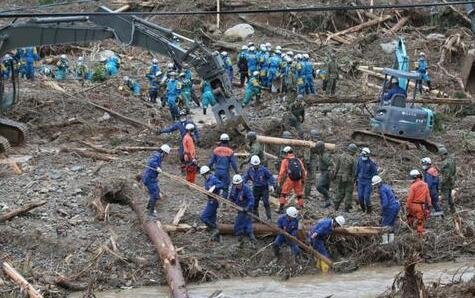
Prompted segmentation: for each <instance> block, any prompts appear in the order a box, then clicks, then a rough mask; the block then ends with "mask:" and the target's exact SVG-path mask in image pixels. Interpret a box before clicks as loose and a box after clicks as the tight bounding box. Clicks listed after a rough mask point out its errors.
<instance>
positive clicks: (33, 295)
mask: <svg viewBox="0 0 475 298" xmlns="http://www.w3.org/2000/svg"><path fill="white" fill-rule="evenodd" d="M2 269H3V272H4V273H5V275H6V276H8V277H9V278H10V279H11V280H12V281H13V282H15V283H16V284H17V285H18V286H19V287H20V289H22V291H26V293H27V294H28V297H29V298H43V295H41V294H40V292H39V291H38V290H36V289H35V288H34V287H33V286H32V285H31V284H30V283H29V282H28V281H27V280H26V279H25V278H24V277H23V276H21V274H20V273H18V271H16V270H15V268H13V267H12V266H11V265H10V264H8V263H7V262H3V264H2Z"/></svg>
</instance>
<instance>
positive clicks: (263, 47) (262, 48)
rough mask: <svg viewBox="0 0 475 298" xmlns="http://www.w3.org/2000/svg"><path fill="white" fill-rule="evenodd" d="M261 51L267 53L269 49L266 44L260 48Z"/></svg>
mask: <svg viewBox="0 0 475 298" xmlns="http://www.w3.org/2000/svg"><path fill="white" fill-rule="evenodd" d="M259 48H260V49H261V51H267V47H266V45H265V44H261V45H260V47H259Z"/></svg>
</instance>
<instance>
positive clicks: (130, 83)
mask: <svg viewBox="0 0 475 298" xmlns="http://www.w3.org/2000/svg"><path fill="white" fill-rule="evenodd" d="M124 85H125V86H126V87H127V88H128V89H129V90H130V91H131V92H132V94H133V95H134V96H140V92H141V90H142V87H141V86H140V83H139V82H138V81H137V80H133V79H131V78H129V77H128V76H125V77H124Z"/></svg>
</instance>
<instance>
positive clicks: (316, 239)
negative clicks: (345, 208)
mask: <svg viewBox="0 0 475 298" xmlns="http://www.w3.org/2000/svg"><path fill="white" fill-rule="evenodd" d="M344 224H345V218H344V217H343V216H341V215H340V216H337V217H335V218H334V219H333V218H328V217H327V218H322V219H320V220H319V221H318V222H317V223H316V224H315V225H314V226H313V227H312V229H310V231H309V232H308V241H309V242H310V243H311V244H312V247H313V248H314V249H315V250H316V251H317V252H319V253H320V254H321V255H323V256H325V257H327V258H329V257H330V254H329V253H328V250H327V248H326V247H325V240H326V239H327V238H329V237H330V236H331V235H332V233H333V228H335V227H338V226H339V227H342V226H343V225H344Z"/></svg>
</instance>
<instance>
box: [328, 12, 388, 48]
mask: <svg viewBox="0 0 475 298" xmlns="http://www.w3.org/2000/svg"><path fill="white" fill-rule="evenodd" d="M392 17H393V16H392V15H387V16H384V17H382V18H379V19H375V20H371V21H367V22H365V23H362V24H359V25H356V26H354V27H351V28H348V29H345V30H342V31H338V32H336V33H333V34H331V35H330V36H328V37H327V40H326V42H328V41H329V40H330V39H333V38H334V37H336V36H340V35H345V34H348V33H354V32H358V31H360V30H363V29H365V28H368V27H371V26H374V25H377V24H379V23H382V22H386V21H387V20H389V19H391V18H392Z"/></svg>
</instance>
